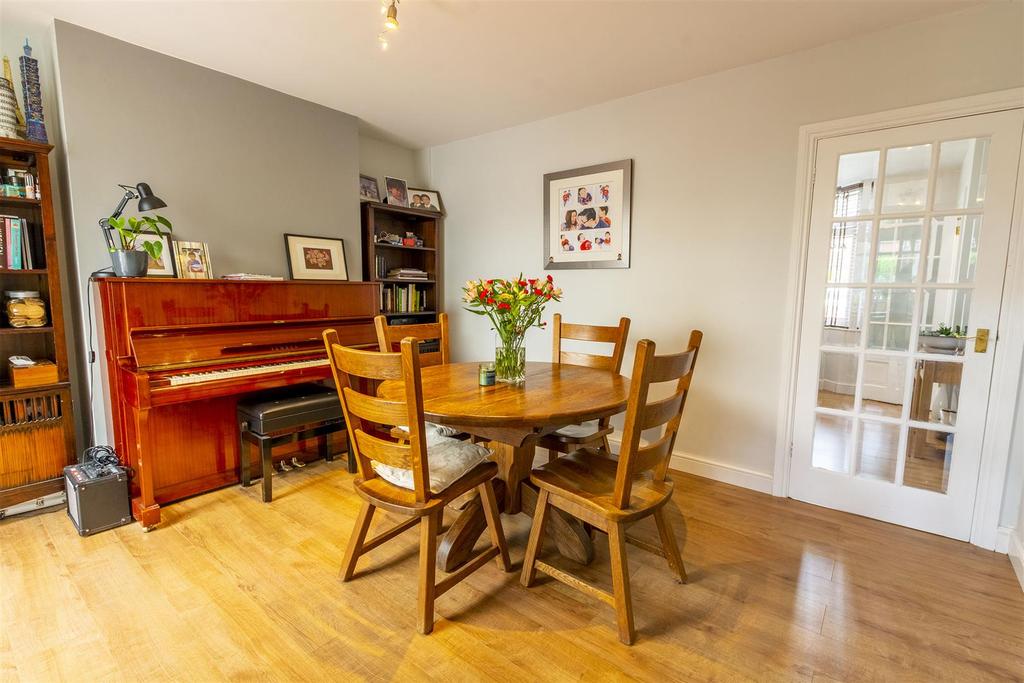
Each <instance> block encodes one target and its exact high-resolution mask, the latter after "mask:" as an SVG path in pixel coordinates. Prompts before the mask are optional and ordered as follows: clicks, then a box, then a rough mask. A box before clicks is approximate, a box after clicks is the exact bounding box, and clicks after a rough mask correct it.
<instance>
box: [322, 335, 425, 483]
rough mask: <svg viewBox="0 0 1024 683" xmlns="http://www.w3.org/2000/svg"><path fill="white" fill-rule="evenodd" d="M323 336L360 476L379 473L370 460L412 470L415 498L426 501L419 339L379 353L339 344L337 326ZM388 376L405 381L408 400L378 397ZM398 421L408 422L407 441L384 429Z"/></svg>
mask: <svg viewBox="0 0 1024 683" xmlns="http://www.w3.org/2000/svg"><path fill="white" fill-rule="evenodd" d="M323 337H324V344H325V345H326V347H327V355H328V358H329V359H330V361H331V372H332V373H333V375H334V381H335V385H336V386H337V388H338V397H339V399H340V400H341V408H342V412H343V413H344V415H345V424H346V425H347V428H348V432H349V447H350V448H352V449H353V451H354V453H355V456H356V462H357V464H358V467H359V475H360V476H361V477H362V478H363V479H364V480H366V479H372V478H374V477H376V476H377V474H376V472H374V471H373V467H372V465H371V462H372V461H376V462H379V463H382V464H384V465H390V466H392V467H399V468H402V469H408V470H411V471H412V475H413V484H414V489H415V494H416V500H417V501H419V502H426V501H427V500H429V498H430V478H429V469H428V464H427V442H426V436H425V430H424V420H423V386H422V382H421V380H420V365H419V357H418V356H419V349H418V347H419V341H418V340H417V339H415V338H413V337H408V338H406V339H403V340H402V341H401V345H400V348H401V351H400V352H398V353H380V352H375V351H361V350H358V349H352V348H348V347H345V346H341V345H340V344H338V343H337V342H338V336H337V332H335V331H334V330H326V331H324V334H323ZM367 380H368V381H367ZM385 380H401V381H402V383H403V385H404V387H405V400H404V401H391V400H385V399H382V398H378V397H377V396H376V393H375V392H376V387H377V384H378V383H379V382H380V381H385ZM399 424H401V425H408V426H409V438H408V443H404V444H403V443H398V442H397V441H395V440H394V439H392V438H391V437H390V436H389V435H388V430H386V429H381V425H386V426H388V427H391V426H395V425H399Z"/></svg>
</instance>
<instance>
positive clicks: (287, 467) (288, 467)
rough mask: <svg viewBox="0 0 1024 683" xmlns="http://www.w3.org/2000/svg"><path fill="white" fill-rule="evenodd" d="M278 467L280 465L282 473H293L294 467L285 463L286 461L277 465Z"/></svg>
mask: <svg viewBox="0 0 1024 683" xmlns="http://www.w3.org/2000/svg"><path fill="white" fill-rule="evenodd" d="M277 465H278V467H280V468H281V471H282V472H291V471H292V466H291V465H289V464H288V463H287V462H285V461H284V460H282V461H280V462H278V463H277Z"/></svg>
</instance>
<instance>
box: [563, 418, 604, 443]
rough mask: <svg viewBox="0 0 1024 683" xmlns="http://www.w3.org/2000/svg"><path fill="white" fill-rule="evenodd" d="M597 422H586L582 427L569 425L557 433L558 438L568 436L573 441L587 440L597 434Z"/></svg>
mask: <svg viewBox="0 0 1024 683" xmlns="http://www.w3.org/2000/svg"><path fill="white" fill-rule="evenodd" d="M597 430H598V426H597V422H584V423H583V424H581V425H567V426H565V427H562V428H561V429H559V430H558V431H556V432H555V434H556V435H558V436H568V437H571V438H573V439H585V438H587V437H588V436H591V435H592V434H594V433H596V432H597Z"/></svg>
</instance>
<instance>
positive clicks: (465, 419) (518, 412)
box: [378, 362, 629, 571]
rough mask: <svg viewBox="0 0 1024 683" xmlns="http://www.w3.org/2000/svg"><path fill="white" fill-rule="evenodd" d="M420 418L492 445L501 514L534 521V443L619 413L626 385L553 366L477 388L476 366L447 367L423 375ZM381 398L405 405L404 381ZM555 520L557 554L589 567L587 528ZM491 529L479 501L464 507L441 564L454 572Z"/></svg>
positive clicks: (537, 366) (441, 550)
mask: <svg viewBox="0 0 1024 683" xmlns="http://www.w3.org/2000/svg"><path fill="white" fill-rule="evenodd" d="M421 377H422V380H423V413H424V417H425V418H426V420H427V421H429V422H437V423H439V424H443V425H447V426H450V427H454V428H456V429H458V430H459V431H462V432H466V433H469V434H472V435H473V436H475V437H478V438H482V439H485V440H487V441H489V442H490V444H489V446H490V448H491V450H492V451H494V457H495V460H496V461H497V463H498V466H499V475H498V476H499V479H500V480H501V481H502V482H504V484H505V485H504V487H497V488H499V489H503V492H502V493H499V495H502V496H503V507H504V511H505V512H506V513H509V514H516V513H519V512H525V513H527V514H530V515H532V514H533V509H534V505H535V503H536V500H537V496H536V491H535V490H534V489H533V487H532V486H531V485H530V483H529V478H530V470H531V469H532V468H533V459H534V451H535V447H536V443H537V440H538V439H539V438H540V437H542V436H544V435H545V434H550V433H551V432H554V431H556V430H558V429H561V428H562V427H565V426H567V425H571V424H579V423H581V422H585V421H587V420H595V419H598V418H602V417H609V416H611V415H615V414H618V413H621V412H622V411H624V410H625V409H626V403H627V399H628V395H629V379H628V378H626V377H623V376H622V375H619V374H617V373H612V372H609V371H607V370H598V369H594V368H588V367H583V366H579V365H563V364H556V363H533V362H530V363H527V364H526V381H525V382H524V383H523V384H521V385H512V384H504V383H498V384H496V385H494V386H489V387H482V386H480V384H479V363H448V364H444V365H434V366H431V367H425V368H423V369H422V370H421ZM378 395H380V396H381V397H382V398H391V399H395V400H402V399H403V398H404V389H403V387H402V384H401V383H400V382H395V381H389V382H384V383H383V384H381V386H380V388H379V389H378ZM556 512H558V513H559V514H555V515H552V517H551V520H550V521H549V527H548V529H549V531H550V533H551V534H552V536H553V537H554V540H555V542H556V544H557V546H558V549H559V551H560V552H561V553H562V554H563V555H565V556H566V557H569V558H571V559H573V560H576V561H577V562H582V563H584V564H586V563H589V562H590V561H591V560H592V559H593V546H592V544H591V541H590V537H589V535H588V534H587V533H586V531H585V530H584V529H583V525H582V524H581V523H580V522H578V521H577V520H575V519H574V518H572V517H569V516H568V515H564V514H561V513H560V511H556ZM485 528H486V520H485V517H484V514H483V510H482V508H481V507H480V505H479V502H478V501H477V500H473V501H471V502H469V503H468V504H466V505H465V507H463V509H462V510H461V512H460V514H459V516H458V518H457V519H456V520H455V522H454V523H453V524H452V525H451V527H449V529H448V531H447V532H445V535H444V537H443V538H442V540H441V543H440V544H439V546H438V566H439V567H440V568H441V569H443V570H445V571H452V570H454V569H455V568H457V567H458V566H459V565H461V564H462V563H463V562H465V560H466V559H468V558H469V555H470V553H471V551H472V548H473V545H474V544H475V543H476V540H477V538H478V537H479V536H480V534H482V533H483V531H484V530H485Z"/></svg>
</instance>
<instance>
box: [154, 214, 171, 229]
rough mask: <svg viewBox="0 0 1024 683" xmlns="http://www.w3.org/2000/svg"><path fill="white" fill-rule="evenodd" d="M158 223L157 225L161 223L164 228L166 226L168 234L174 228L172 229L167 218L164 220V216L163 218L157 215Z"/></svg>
mask: <svg viewBox="0 0 1024 683" xmlns="http://www.w3.org/2000/svg"><path fill="white" fill-rule="evenodd" d="M156 221H157V223H159V224H160V225H162V226H164V227H165V228H167V231H168V232H170V231H171V230H172V228H171V222H170V221H169V220H167V219H166V218H164V217H163V216H161V215H160V214H157V215H156Z"/></svg>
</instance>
